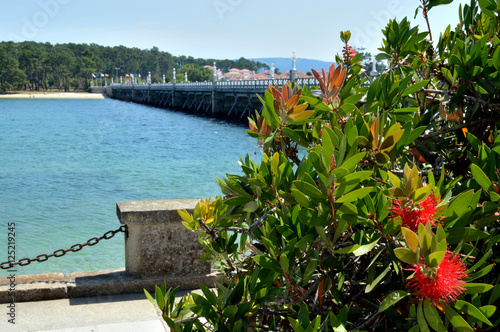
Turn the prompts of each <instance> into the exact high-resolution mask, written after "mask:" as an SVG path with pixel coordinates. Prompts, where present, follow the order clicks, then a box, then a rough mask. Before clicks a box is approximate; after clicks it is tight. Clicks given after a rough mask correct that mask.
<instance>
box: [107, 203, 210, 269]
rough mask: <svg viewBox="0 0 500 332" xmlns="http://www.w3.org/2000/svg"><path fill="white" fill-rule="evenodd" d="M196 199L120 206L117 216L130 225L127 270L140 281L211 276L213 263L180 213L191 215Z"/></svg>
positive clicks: (118, 206) (126, 255)
mask: <svg viewBox="0 0 500 332" xmlns="http://www.w3.org/2000/svg"><path fill="white" fill-rule="evenodd" d="M198 201H199V200H196V199H181V200H160V201H133V202H117V203H116V214H117V216H118V219H119V220H120V223H122V224H124V225H127V233H126V235H125V270H126V272H127V274H130V275H133V276H136V277H140V278H148V277H181V276H196V275H198V276H199V275H208V274H210V262H203V261H200V260H199V257H200V256H201V254H202V253H203V252H204V248H203V246H202V245H201V244H200V243H199V242H198V234H197V233H196V232H191V231H189V230H188V229H186V228H185V227H184V225H182V223H181V221H182V218H181V217H180V216H179V214H178V213H177V209H180V210H184V209H185V210H187V211H188V212H190V213H192V212H193V209H194V207H195V205H196V203H197V202H198Z"/></svg>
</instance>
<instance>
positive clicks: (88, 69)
mask: <svg viewBox="0 0 500 332" xmlns="http://www.w3.org/2000/svg"><path fill="white" fill-rule="evenodd" d="M214 62H216V63H217V68H219V69H221V70H222V71H229V69H230V68H238V69H243V68H246V69H250V70H255V71H258V70H262V69H269V66H268V65H266V64H264V63H261V62H255V61H251V60H248V59H245V58H243V57H241V58H240V59H238V60H229V59H224V60H220V59H203V58H194V57H192V56H185V55H181V56H174V55H172V54H170V53H169V52H164V51H160V50H159V49H158V47H156V46H154V47H152V48H151V49H139V48H136V47H134V48H130V47H125V46H113V47H110V46H101V45H97V44H75V43H67V44H55V45H52V44H51V43H37V42H32V41H25V42H19V43H16V42H12V41H8V42H1V43H0V91H1V92H3V93H5V92H7V91H12V90H27V91H43V90H45V91H46V90H49V89H57V90H60V91H70V90H78V89H83V90H86V89H88V88H89V87H90V82H91V80H92V74H101V73H106V74H109V76H110V77H115V79H116V76H118V77H119V76H125V75H126V74H131V73H133V74H138V75H141V77H147V75H148V74H149V73H151V75H152V78H153V82H160V81H162V80H163V77H162V76H163V75H165V76H166V80H167V81H171V80H172V74H173V69H174V68H176V70H177V73H184V72H188V75H189V77H190V80H191V81H195V80H204V79H206V77H208V78H210V76H207V75H208V72H209V71H208V70H207V69H205V68H203V66H205V65H213V63H214ZM191 74H192V75H191Z"/></svg>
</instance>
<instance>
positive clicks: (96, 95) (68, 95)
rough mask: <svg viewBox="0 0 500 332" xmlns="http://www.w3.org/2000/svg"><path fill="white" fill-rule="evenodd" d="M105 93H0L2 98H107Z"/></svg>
mask: <svg viewBox="0 0 500 332" xmlns="http://www.w3.org/2000/svg"><path fill="white" fill-rule="evenodd" d="M105 98H107V96H106V95H104V94H103V93H87V92H49V93H12V94H0V99H105Z"/></svg>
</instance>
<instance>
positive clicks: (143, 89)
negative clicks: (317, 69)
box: [107, 78, 318, 121]
mask: <svg viewBox="0 0 500 332" xmlns="http://www.w3.org/2000/svg"><path fill="white" fill-rule="evenodd" d="M288 82H290V80H284V79H270V80H262V81H229V82H219V81H217V80H216V78H214V80H213V81H212V82H192V83H177V82H176V81H175V80H174V81H173V82H172V83H165V84H120V83H115V84H112V85H110V86H109V87H108V88H107V94H108V95H109V96H110V97H111V98H115V99H119V100H125V101H131V102H136V103H141V104H147V105H153V106H157V107H166V108H169V109H171V110H180V111H184V112H188V113H194V114H200V115H204V116H210V117H212V118H219V119H225V120H228V121H246V117H247V116H251V115H253V111H254V110H257V111H260V110H261V109H262V105H261V103H260V100H259V98H258V97H257V95H260V96H261V97H264V92H265V90H266V89H267V87H268V86H269V85H280V86H281V85H283V84H286V83H288ZM294 82H295V84H298V85H299V86H306V87H308V88H311V87H312V86H318V82H317V81H316V79H314V78H307V79H297V78H295V80H294Z"/></svg>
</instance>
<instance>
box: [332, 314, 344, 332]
mask: <svg viewBox="0 0 500 332" xmlns="http://www.w3.org/2000/svg"><path fill="white" fill-rule="evenodd" d="M330 324H331V325H332V327H333V331H334V332H347V330H346V329H345V326H344V324H342V322H341V321H340V319H338V318H337V316H335V314H334V313H333V312H330Z"/></svg>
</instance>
